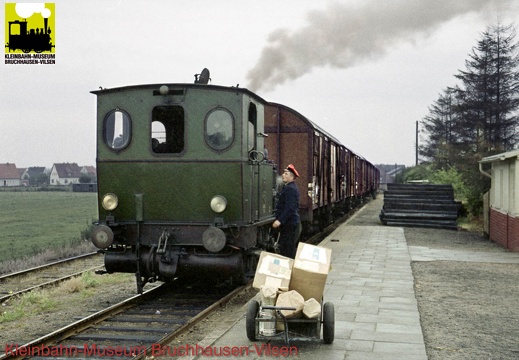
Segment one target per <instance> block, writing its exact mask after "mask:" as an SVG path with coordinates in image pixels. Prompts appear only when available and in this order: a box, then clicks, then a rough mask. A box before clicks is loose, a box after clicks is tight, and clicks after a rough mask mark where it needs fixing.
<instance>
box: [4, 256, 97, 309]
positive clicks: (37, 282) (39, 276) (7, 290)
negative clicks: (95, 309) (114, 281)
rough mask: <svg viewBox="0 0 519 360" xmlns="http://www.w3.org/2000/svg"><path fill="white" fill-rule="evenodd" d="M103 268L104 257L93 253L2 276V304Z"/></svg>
mask: <svg viewBox="0 0 519 360" xmlns="http://www.w3.org/2000/svg"><path fill="white" fill-rule="evenodd" d="M102 267H103V256H102V255H100V254H97V253H95V252H93V253H89V254H84V255H79V256H75V257H73V258H68V259H64V260H60V261H56V262H53V263H50V264H46V265H41V266H37V267H33V268H30V269H26V270H22V271H18V272H15V273H11V274H7V275H3V276H0V289H1V290H0V303H3V302H5V301H7V300H9V299H10V298H12V297H13V296H16V295H21V294H24V293H27V292H29V291H32V290H34V289H38V288H44V287H48V286H51V285H55V284H57V283H59V282H62V281H65V280H68V279H70V278H72V277H74V276H78V275H81V274H82V273H84V272H86V271H93V270H97V269H100V268H102Z"/></svg>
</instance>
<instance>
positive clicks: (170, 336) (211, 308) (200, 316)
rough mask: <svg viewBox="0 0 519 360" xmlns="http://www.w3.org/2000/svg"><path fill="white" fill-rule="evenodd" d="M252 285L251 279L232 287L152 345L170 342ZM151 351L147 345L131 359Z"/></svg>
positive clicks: (140, 358)
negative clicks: (227, 292)
mask: <svg viewBox="0 0 519 360" xmlns="http://www.w3.org/2000/svg"><path fill="white" fill-rule="evenodd" d="M251 285H252V281H250V282H249V283H247V284H246V285H243V286H240V287H238V288H236V289H234V290H233V291H232V292H230V293H229V294H227V295H226V296H224V297H223V298H221V299H220V300H218V301H217V302H215V303H214V304H212V305H210V306H209V307H207V308H206V309H205V310H202V311H201V312H200V313H198V314H197V315H195V316H194V317H193V318H191V319H190V320H188V321H187V322H186V323H184V324H183V325H182V326H180V327H179V328H178V329H175V330H174V331H173V332H171V333H169V334H167V335H165V336H164V337H162V338H161V339H160V340H158V341H156V342H155V344H154V345H157V344H158V345H165V344H168V343H169V342H171V341H172V340H173V339H174V338H176V337H178V336H179V335H182V334H184V333H185V332H186V331H188V330H189V329H191V328H192V327H193V326H195V325H196V324H198V323H199V322H201V321H202V320H204V319H206V318H207V317H208V316H209V315H210V314H212V313H213V312H214V311H215V310H216V309H218V308H219V307H221V306H223V305H225V304H227V303H228V302H229V301H230V300H231V299H233V298H234V297H236V296H237V295H238V294H240V293H241V292H243V291H245V290H247V289H248V288H250V287H251ZM151 352H152V347H151V346H149V347H148V348H146V352H143V353H141V354H138V355H137V356H135V357H133V360H142V359H146V358H148V355H150V354H151Z"/></svg>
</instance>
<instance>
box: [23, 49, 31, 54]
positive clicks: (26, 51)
mask: <svg viewBox="0 0 519 360" xmlns="http://www.w3.org/2000/svg"><path fill="white" fill-rule="evenodd" d="M22 51H23V52H24V53H26V54H27V53H30V52H31V49H22Z"/></svg>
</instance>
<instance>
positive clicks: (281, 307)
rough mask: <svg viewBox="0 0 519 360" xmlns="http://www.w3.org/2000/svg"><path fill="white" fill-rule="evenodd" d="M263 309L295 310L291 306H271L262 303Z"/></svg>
mask: <svg viewBox="0 0 519 360" xmlns="http://www.w3.org/2000/svg"><path fill="white" fill-rule="evenodd" d="M261 308H262V309H264V310H278V311H279V310H296V308H295V307H293V306H272V305H263V306H262V307H261Z"/></svg>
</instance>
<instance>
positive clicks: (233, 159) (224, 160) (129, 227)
mask: <svg viewBox="0 0 519 360" xmlns="http://www.w3.org/2000/svg"><path fill="white" fill-rule="evenodd" d="M93 93H94V94H95V95H97V174H98V197H99V199H98V200H99V201H98V203H99V221H98V226H97V227H96V228H95V230H94V236H93V242H94V244H95V245H96V246H97V247H99V248H100V249H103V251H104V252H105V267H106V270H107V271H108V272H130V273H136V275H137V284H138V288H139V291H142V285H143V284H144V283H146V282H147V281H150V280H155V279H160V280H168V279H173V278H174V277H177V276H188V277H193V276H194V277H200V276H213V277H217V276H222V277H229V276H231V277H233V278H235V279H242V278H243V275H244V273H245V272H246V271H247V270H252V269H253V267H254V265H253V264H252V263H253V261H252V260H251V259H253V258H254V256H253V254H254V252H255V251H256V250H257V249H258V248H260V247H262V245H263V247H264V245H265V244H266V243H268V241H269V229H270V225H271V223H272V221H273V220H274V216H273V213H274V206H275V204H274V199H275V196H273V194H274V193H275V186H276V184H275V182H276V166H275V164H273V163H272V162H270V161H268V159H267V156H266V153H265V150H264V146H265V144H264V137H265V136H266V135H265V133H264V107H265V105H266V102H265V101H264V100H263V99H261V98H260V97H258V96H257V95H255V94H253V93H252V92H250V91H248V90H246V89H241V88H236V87H223V86H214V85H203V84H164V85H163V84H160V85H139V86H127V87H120V88H114V89H101V90H98V91H93Z"/></svg>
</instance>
